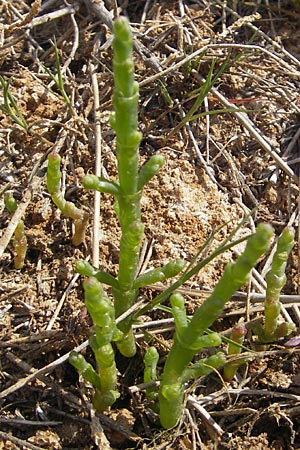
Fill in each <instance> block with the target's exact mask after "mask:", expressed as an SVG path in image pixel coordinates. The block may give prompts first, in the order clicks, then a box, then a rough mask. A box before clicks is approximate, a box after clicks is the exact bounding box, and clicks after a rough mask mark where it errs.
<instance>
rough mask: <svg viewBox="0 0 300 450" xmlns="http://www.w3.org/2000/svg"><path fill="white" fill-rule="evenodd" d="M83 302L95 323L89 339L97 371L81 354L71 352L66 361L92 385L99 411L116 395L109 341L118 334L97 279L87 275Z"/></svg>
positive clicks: (115, 373)
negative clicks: (92, 333) (93, 331)
mask: <svg viewBox="0 0 300 450" xmlns="http://www.w3.org/2000/svg"><path fill="white" fill-rule="evenodd" d="M83 288H84V298H85V306H86V308H87V310H88V312H89V314H90V315H91V317H92V320H93V322H94V325H95V334H94V335H93V336H91V338H90V340H89V343H90V346H91V348H92V350H93V352H94V354H95V358H96V363H97V372H96V371H95V370H94V369H93V367H92V366H91V365H90V364H88V363H87V362H86V361H85V360H84V357H83V356H78V357H76V355H75V354H74V352H73V354H72V357H71V358H70V363H71V364H72V365H73V366H74V367H76V368H77V369H78V370H79V372H80V373H81V374H82V376H83V377H84V378H85V379H86V380H88V381H90V382H91V383H92V384H93V385H94V387H95V395H94V399H93V403H94V406H95V408H96V409H97V410H99V411H104V410H105V409H107V408H108V407H110V406H111V405H112V404H113V403H114V402H115V400H116V399H117V398H118V397H119V394H118V392H117V390H116V384H117V370H116V364H115V355H114V350H113V348H112V344H111V342H112V341H116V340H118V339H121V338H122V333H121V332H120V330H119V329H118V328H117V326H116V323H115V315H114V307H113V304H112V302H111V301H110V300H109V298H108V297H107V296H106V294H105V292H104V291H103V288H102V285H101V283H99V282H98V281H97V280H96V278H94V277H90V278H88V279H87V280H86V281H84V283H83Z"/></svg>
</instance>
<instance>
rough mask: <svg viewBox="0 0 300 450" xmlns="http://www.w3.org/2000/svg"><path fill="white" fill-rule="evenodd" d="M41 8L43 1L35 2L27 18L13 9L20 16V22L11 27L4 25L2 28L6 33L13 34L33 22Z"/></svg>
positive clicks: (37, 0) (10, 25) (12, 24)
mask: <svg viewBox="0 0 300 450" xmlns="http://www.w3.org/2000/svg"><path fill="white" fill-rule="evenodd" d="M10 7H12V5H10ZM40 7H41V0H35V1H34V2H33V3H32V5H31V7H30V10H29V12H28V13H27V14H26V16H25V17H23V16H22V15H21V14H20V13H18V11H17V10H16V9H15V8H13V10H14V12H15V13H16V14H17V15H18V17H19V18H20V20H18V21H17V22H14V23H11V24H9V25H2V26H1V28H2V27H3V29H4V30H5V32H6V33H12V32H14V31H15V30H16V29H20V28H24V27H26V26H27V25H28V24H29V23H30V22H31V20H32V19H33V18H34V17H35V16H36V15H37V14H38V13H39V10H40Z"/></svg>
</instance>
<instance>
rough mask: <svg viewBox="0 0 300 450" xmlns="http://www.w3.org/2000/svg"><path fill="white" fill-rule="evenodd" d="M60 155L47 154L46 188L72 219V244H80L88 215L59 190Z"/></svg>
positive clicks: (54, 153)
mask: <svg viewBox="0 0 300 450" xmlns="http://www.w3.org/2000/svg"><path fill="white" fill-rule="evenodd" d="M60 162H61V157H60V156H59V154H58V153H56V152H52V153H50V154H49V156H48V167H47V189H48V192H49V194H50V195H51V198H52V200H53V202H54V203H55V205H56V206H57V208H58V209H59V210H60V211H61V213H62V214H63V215H64V216H66V217H69V218H71V219H73V224H74V233H73V237H72V243H73V245H80V244H81V243H82V242H84V238H85V230H86V227H87V223H88V218H89V215H88V213H87V212H86V211H84V210H83V209H80V208H77V206H75V205H74V203H72V202H68V201H67V200H66V199H65V198H64V195H63V193H62V191H61V186H60V183H61V171H60Z"/></svg>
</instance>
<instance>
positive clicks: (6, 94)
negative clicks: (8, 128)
mask: <svg viewBox="0 0 300 450" xmlns="http://www.w3.org/2000/svg"><path fill="white" fill-rule="evenodd" d="M9 83H10V80H9V81H5V79H4V78H3V77H2V76H1V75H0V84H1V86H2V90H3V104H2V105H0V109H1V111H3V112H4V113H5V114H7V115H8V116H10V117H11V119H12V120H13V121H14V122H15V123H17V124H18V125H19V126H20V127H22V128H23V129H24V130H25V131H28V128H29V127H28V124H27V122H26V120H25V119H24V117H23V114H22V113H21V110H20V109H19V107H18V105H17V102H16V100H15V98H14V96H13V95H12V93H11V92H10V90H9Z"/></svg>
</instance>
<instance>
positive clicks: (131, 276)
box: [48, 17, 184, 410]
mask: <svg viewBox="0 0 300 450" xmlns="http://www.w3.org/2000/svg"><path fill="white" fill-rule="evenodd" d="M132 47H133V40H132V35H131V31H130V27H129V23H128V20H127V19H126V18H124V17H121V18H119V19H117V20H116V22H115V24H114V39H113V48H114V58H113V67H114V82H115V88H114V97H113V106H114V112H113V114H112V116H111V125H112V127H113V129H114V130H115V133H116V151H117V161H118V180H116V181H108V180H106V179H103V178H101V177H96V176H94V175H87V176H85V177H84V179H83V185H84V186H85V187H86V188H89V189H95V190H98V191H100V192H106V193H109V194H112V195H113V196H114V198H115V210H116V212H117V217H118V219H119V223H120V228H121V240H120V252H119V269H118V276H117V277H116V278H115V277H113V276H112V275H110V274H108V273H106V272H104V271H101V270H97V269H95V268H94V267H93V266H91V265H90V264H89V263H88V262H87V261H78V263H77V267H76V269H77V271H78V272H79V273H80V274H82V275H85V276H88V277H90V278H89V280H90V281H89V284H86V283H85V284H84V290H85V303H86V306H87V309H88V311H89V312H90V314H91V317H92V319H93V321H94V324H95V326H96V333H95V335H94V336H93V337H92V338H91V341H90V344H91V347H92V349H93V351H94V353H95V359H96V363H97V370H94V369H93V368H92V366H91V365H90V364H89V363H87V362H86V361H85V360H84V358H83V356H81V355H78V357H77V356H76V355H75V354H74V353H72V355H71V358H70V362H71V363H72V364H73V365H74V366H75V367H76V368H77V369H78V370H79V371H80V373H81V374H82V376H83V377H84V378H86V379H87V380H88V381H90V382H92V384H93V385H94V387H95V391H96V392H95V397H94V405H95V407H96V408H97V409H100V410H103V409H104V408H105V407H108V406H110V405H111V404H112V403H113V400H114V399H115V398H116V394H115V387H114V386H115V383H116V368H115V363H114V353H113V350H112V347H111V342H112V341H115V342H116V345H117V347H118V349H119V351H120V352H121V353H122V354H123V355H124V356H126V357H132V356H134V355H135V353H136V344H135V339H134V335H133V331H132V327H131V322H132V319H131V317H127V318H126V319H124V320H122V321H120V323H119V324H118V326H117V328H116V326H115V322H114V317H116V318H117V317H119V316H120V315H122V314H123V313H124V312H126V311H127V310H128V309H129V308H130V307H131V306H132V305H133V304H134V302H135V301H136V299H137V295H138V290H139V289H140V288H141V287H144V286H146V285H148V284H150V283H151V284H152V283H156V282H158V281H162V280H165V279H166V278H170V277H173V276H175V275H177V274H178V273H179V272H180V271H181V270H182V269H183V266H184V262H183V261H181V260H177V261H174V262H172V261H171V262H169V263H168V264H166V265H165V266H164V267H161V268H157V269H153V270H151V271H149V272H147V273H145V274H142V275H140V276H138V273H137V272H138V263H139V255H140V247H141V243H142V240H143V237H144V226H143V223H142V220H141V196H142V191H143V188H144V186H145V185H146V184H147V183H148V182H149V180H150V179H151V178H152V177H153V176H154V175H155V174H156V173H157V172H158V171H159V169H160V168H161V167H162V165H163V164H164V158H163V157H162V156H161V155H154V156H152V157H151V158H150V159H149V161H148V162H146V163H145V164H144V165H143V166H142V167H139V144H140V142H141V139H142V135H141V133H140V132H139V131H138V100H139V92H138V84H137V82H136V81H134V64H133V58H132ZM56 158H57V157H55V158H53V156H52V159H50V161H49V163H52V161H53V159H54V160H55V159H56ZM48 167H49V166H48ZM48 189H49V186H48ZM57 189H58V183H56V182H55V179H54V180H53V187H52V190H53V192H54V193H56V192H57V195H58V198H59V200H60V199H61V195H59V191H58V190H57ZM50 193H51V192H50ZM51 195H52V194H51ZM52 198H53V195H52ZM57 203H58V202H57ZM62 211H63V213H64V214H65V212H64V210H63V209H62ZM91 280H94V281H93V282H92V281H91ZM98 282H100V283H105V284H107V285H109V286H111V288H112V295H113V298H114V305H113V314H112V310H111V309H110V312H109V313H108V312H107V313H106V316H105V317H107V322H105V330H106V331H105V333H106V334H105V339H103V332H102V331H101V332H100V331H99V328H101V327H102V328H103V327H104V324H103V322H101V324H100V325H99V324H98V323H97V321H98V320H100V318H101V317H102V316H101V315H102V310H104V309H105V308H108V299H107V297H106V296H105V295H104V293H103V290H102V288H101V287H100V286H101V285H100V284H99V283H98ZM90 284H92V285H93V289H94V290H96V288H97V290H98V291H99V292H98V294H97V295H91V291H90ZM100 291H101V292H100ZM104 305H106V306H105V308H104ZM110 308H112V306H110ZM108 318H109V320H108ZM101 320H104V319H103V318H102V319H101ZM108 355H109V357H108ZM106 356H107V359H106Z"/></svg>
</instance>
